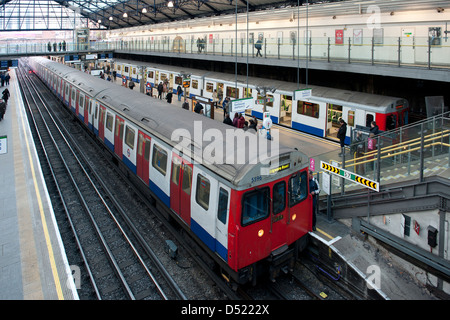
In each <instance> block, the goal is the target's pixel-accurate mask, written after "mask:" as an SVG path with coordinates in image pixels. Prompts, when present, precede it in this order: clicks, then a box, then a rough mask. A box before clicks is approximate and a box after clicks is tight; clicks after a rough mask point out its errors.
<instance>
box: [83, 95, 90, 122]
mask: <svg viewBox="0 0 450 320" xmlns="http://www.w3.org/2000/svg"><path fill="white" fill-rule="evenodd" d="M85 100H86V101H85V105H84V123H85V124H86V125H87V126H89V106H90V105H91V103H90V101H91V99H90V98H89V97H88V96H87V95H86V96H85Z"/></svg>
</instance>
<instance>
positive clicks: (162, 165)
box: [152, 144, 167, 176]
mask: <svg viewBox="0 0 450 320" xmlns="http://www.w3.org/2000/svg"><path fill="white" fill-rule="evenodd" d="M152 166H153V168H155V169H156V170H158V171H159V172H160V173H161V174H162V175H164V176H165V175H166V170H167V152H166V151H165V150H164V149H163V148H161V147H158V146H157V145H156V144H154V145H153V156H152Z"/></svg>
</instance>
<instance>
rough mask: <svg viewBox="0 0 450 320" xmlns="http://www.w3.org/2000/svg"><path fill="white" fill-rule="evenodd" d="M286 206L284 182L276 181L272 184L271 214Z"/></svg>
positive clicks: (282, 209)
mask: <svg viewBox="0 0 450 320" xmlns="http://www.w3.org/2000/svg"><path fill="white" fill-rule="evenodd" d="M285 208H286V183H285V182H284V181H281V182H278V183H277V184H276V185H274V186H273V214H278V213H280V212H282V211H284V209H285Z"/></svg>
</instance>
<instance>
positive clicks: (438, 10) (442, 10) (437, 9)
mask: <svg viewBox="0 0 450 320" xmlns="http://www.w3.org/2000/svg"><path fill="white" fill-rule="evenodd" d="M444 10H445V9H444V8H442V7H439V8H436V11H437V12H438V13H442V12H444Z"/></svg>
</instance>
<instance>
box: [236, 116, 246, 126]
mask: <svg viewBox="0 0 450 320" xmlns="http://www.w3.org/2000/svg"><path fill="white" fill-rule="evenodd" d="M244 126H245V117H244V116H243V115H242V113H240V114H239V119H238V123H237V127H238V128H240V129H243V128H244Z"/></svg>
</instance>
